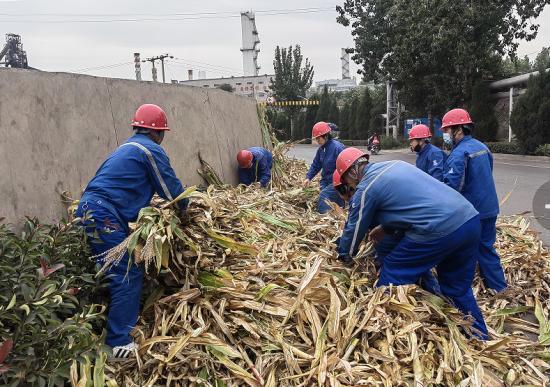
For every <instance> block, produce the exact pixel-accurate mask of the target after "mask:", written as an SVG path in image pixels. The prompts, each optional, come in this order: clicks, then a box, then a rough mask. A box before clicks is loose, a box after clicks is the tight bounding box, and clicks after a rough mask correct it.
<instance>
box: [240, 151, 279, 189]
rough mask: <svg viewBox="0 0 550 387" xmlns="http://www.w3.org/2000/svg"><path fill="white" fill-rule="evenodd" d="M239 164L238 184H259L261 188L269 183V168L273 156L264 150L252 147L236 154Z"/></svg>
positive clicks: (271, 164)
mask: <svg viewBox="0 0 550 387" xmlns="http://www.w3.org/2000/svg"><path fill="white" fill-rule="evenodd" d="M237 163H238V164H239V183H240V184H245V185H250V184H252V183H255V182H258V181H259V182H260V184H261V185H262V187H267V185H268V184H269V182H270V181H271V168H272V166H273V156H272V155H271V152H270V151H268V150H267V149H265V148H261V147H252V148H248V149H245V150H242V151H240V152H239V153H237Z"/></svg>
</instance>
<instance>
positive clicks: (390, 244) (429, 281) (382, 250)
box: [332, 155, 441, 295]
mask: <svg viewBox="0 0 550 387" xmlns="http://www.w3.org/2000/svg"><path fill="white" fill-rule="evenodd" d="M365 157H366V158H367V159H368V155H366V156H365ZM332 184H333V186H334V189H335V190H336V191H337V192H338V194H339V195H340V197H341V198H342V199H344V201H346V202H349V201H350V200H351V198H352V196H353V195H352V192H351V191H350V190H349V188H348V186H347V185H345V184H343V183H342V179H341V178H340V174H339V173H338V171H337V170H336V171H334V174H333V178H332ZM376 226H378V224H376V223H373V224H371V225H370V226H369V229H373V228H375V227H376ZM386 230H387V231H388V232H387V233H386V235H384V237H383V238H382V239H381V240H380V241H377V243H375V244H374V250H375V255H376V261H377V262H378V264H379V265H380V266H382V262H383V261H384V258H385V257H386V256H387V255H388V254H389V253H391V251H392V250H393V249H394V248H395V247H396V246H397V245H398V244H399V241H401V239H402V238H403V236H404V235H405V233H404V231H403V230H400V229H391V230H390V229H389V228H386ZM418 284H419V285H420V286H421V287H422V288H423V289H424V290H427V291H428V292H430V293H433V294H438V295H439V294H441V289H440V288H439V283H438V282H437V280H436V279H435V277H434V275H433V274H432V272H431V270H428V271H427V272H426V273H424V274H422V276H421V277H420V278H419V281H418Z"/></svg>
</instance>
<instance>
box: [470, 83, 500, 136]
mask: <svg viewBox="0 0 550 387" xmlns="http://www.w3.org/2000/svg"><path fill="white" fill-rule="evenodd" d="M468 107H469V110H470V115H471V116H472V119H473V120H474V122H475V137H476V138H478V139H479V140H481V141H495V140H496V137H497V132H498V121H497V118H496V116H495V102H494V100H493V99H492V98H491V92H490V90H489V85H488V84H487V83H486V82H483V81H478V82H477V83H476V84H475V85H474V88H473V90H472V100H471V101H470V104H469V106H468Z"/></svg>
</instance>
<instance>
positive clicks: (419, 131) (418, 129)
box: [409, 124, 432, 140]
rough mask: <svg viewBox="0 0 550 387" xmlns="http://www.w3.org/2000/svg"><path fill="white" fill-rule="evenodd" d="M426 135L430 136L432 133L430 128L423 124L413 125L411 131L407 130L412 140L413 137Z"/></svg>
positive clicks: (424, 136)
mask: <svg viewBox="0 0 550 387" xmlns="http://www.w3.org/2000/svg"><path fill="white" fill-rule="evenodd" d="M428 137H432V133H431V132H430V128H428V127H427V126H426V125H424V124H420V125H415V126H413V127H412V129H411V131H410V132H409V140H414V139H415V138H428Z"/></svg>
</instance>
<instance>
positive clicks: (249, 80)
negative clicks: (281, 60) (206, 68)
mask: <svg viewBox="0 0 550 387" xmlns="http://www.w3.org/2000/svg"><path fill="white" fill-rule="evenodd" d="M189 74H190V78H191V79H189V80H187V81H179V82H178V83H179V84H183V85H187V86H198V87H205V88H218V87H220V86H221V85H223V84H228V85H230V86H231V87H232V88H233V90H234V93H235V94H238V95H243V96H246V97H251V98H256V100H258V101H261V102H263V101H265V100H266V99H267V97H268V95H269V93H270V88H269V87H270V85H271V78H272V77H274V75H268V74H265V75H250V76H241V77H239V76H237V77H227V78H224V77H222V78H209V79H192V78H193V76H192V74H193V73H192V72H190V73H189Z"/></svg>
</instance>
